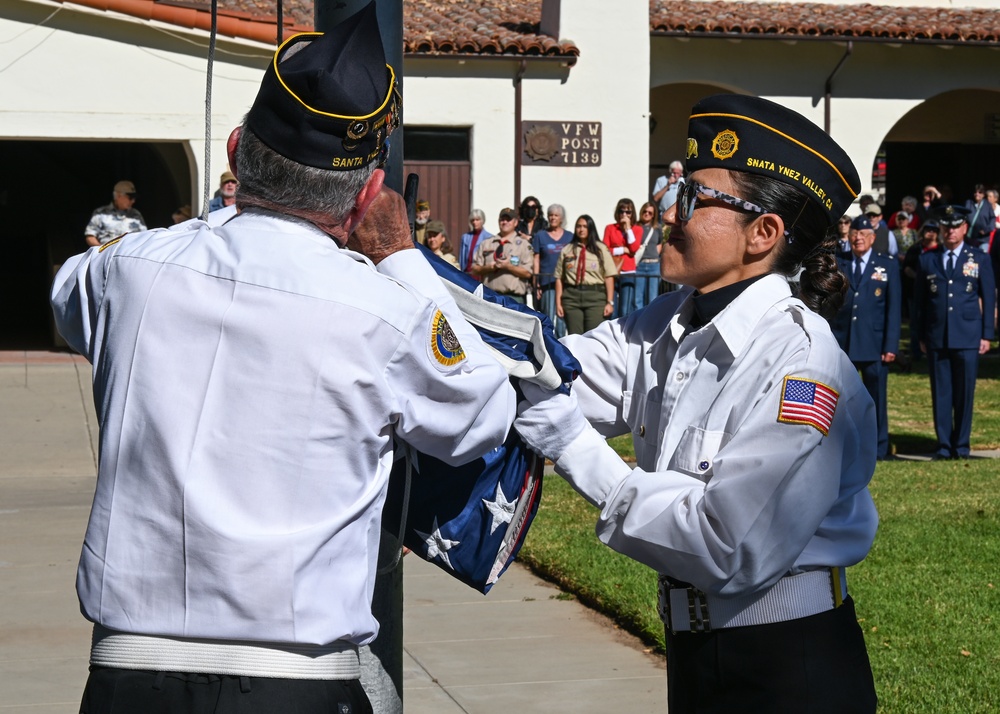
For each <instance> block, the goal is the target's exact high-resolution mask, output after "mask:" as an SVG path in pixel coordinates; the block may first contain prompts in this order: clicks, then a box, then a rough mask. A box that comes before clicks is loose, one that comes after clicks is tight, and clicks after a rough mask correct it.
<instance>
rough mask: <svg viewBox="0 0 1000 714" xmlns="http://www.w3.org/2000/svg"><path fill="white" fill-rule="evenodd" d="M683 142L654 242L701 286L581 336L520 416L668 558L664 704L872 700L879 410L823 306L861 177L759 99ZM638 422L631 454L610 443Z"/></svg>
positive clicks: (837, 708) (864, 707)
mask: <svg viewBox="0 0 1000 714" xmlns="http://www.w3.org/2000/svg"><path fill="white" fill-rule="evenodd" d="M689 137H690V138H689V139H688V151H687V158H688V163H687V168H688V170H689V172H690V175H689V180H688V183H686V184H685V186H684V187H683V189H682V190H681V191H680V192H679V198H678V201H677V203H676V204H675V205H674V206H673V207H671V208H670V209H669V210H668V211H667V212H666V214H665V220H666V222H667V224H668V225H669V226H670V237H669V239H668V240H667V241H666V243H665V244H664V245H663V248H662V254H661V261H662V273H663V276H664V278H665V279H667V280H669V281H670V282H674V283H679V284H682V285H686V286H689V287H688V288H686V289H683V290H680V291H678V292H676V293H673V294H671V295H668V296H664V297H663V298H661V299H660V300H657V301H656V302H654V303H653V304H651V305H650V306H649V307H647V308H646V309H645V310H641V311H639V312H637V313H635V314H633V315H631V316H629V317H628V318H626V319H623V320H618V321H613V322H608V323H604V324H602V325H600V326H599V327H597V328H596V329H594V330H592V331H591V332H589V333H587V334H585V335H578V336H569V337H567V338H566V339H565V343H566V344H567V345H568V346H569V347H570V349H571V350H572V351H573V353H574V355H575V356H576V357H577V358H578V359H579V360H580V362H581V364H582V366H583V370H582V376H581V378H580V379H578V380H577V382H576V383H575V384H574V385H573V394H572V396H570V397H566V396H562V395H556V394H551V393H543V392H541V390H538V389H533V388H531V387H530V386H528V387H526V388H525V397H526V399H527V400H528V403H522V407H521V411H522V414H521V416H520V417H519V419H518V420H517V422H516V426H517V427H518V429H519V431H520V432H521V434H522V436H524V438H525V439H526V441H527V442H528V443H529V444H531V445H532V446H533V448H536V449H537V450H539V451H542V452H544V453H545V454H546V455H547V456H549V457H550V458H552V459H553V460H554V461H555V466H556V470H557V472H559V473H560V474H561V475H563V476H564V477H565V478H567V479H568V480H569V481H570V483H571V484H573V486H574V487H575V488H576V489H577V490H578V491H579V492H580V493H581V494H583V495H584V496H585V497H586V498H587V499H588V500H590V501H591V502H592V503H594V504H596V505H597V506H599V507H600V508H601V515H600V519H599V520H598V524H597V534H598V537H599V538H600V539H601V540H602V541H603V542H604V543H606V544H607V545H609V546H610V547H611V548H614V549H615V550H618V551H620V552H622V553H625V554H626V555H628V556H630V557H632V558H635V559H636V560H638V561H640V562H643V563H645V564H647V565H649V566H650V567H652V568H654V569H655V570H656V571H658V572H659V573H660V591H661V597H660V610H661V614H662V616H663V619H664V623H665V625H666V647H667V676H668V698H669V710H670V712H671V714H681V713H684V712H732V711H747V712H750V711H752V712H769V713H770V712H810V713H811V714H814V713H816V712H827V711H829V712H837V713H838V714H843V713H844V712H874V711H875V705H876V697H875V689H874V684H873V680H872V675H871V669H870V666H869V663H868V657H867V653H866V650H865V644H864V639H863V636H862V633H861V629H860V627H859V626H858V624H857V620H856V616H855V612H854V604H853V601H852V599H851V598H850V596H848V595H847V584H846V577H845V574H844V568H845V567H846V566H850V565H854V564H855V563H858V562H859V561H861V560H862V559H863V558H864V557H865V555H866V554H867V553H868V550H869V548H870V547H871V543H872V540H873V538H874V535H875V530H876V526H877V520H878V517H877V514H876V511H875V507H874V504H873V503H872V499H871V496H870V494H869V492H868V489H867V484H868V481H869V480H870V478H871V475H872V472H873V471H874V468H875V415H874V409H873V405H872V402H871V399H870V398H869V396H868V394H867V393H866V391H865V389H864V387H863V386H862V384H861V380H860V379H859V377H858V374H857V371H856V370H855V369H854V368H853V367H852V365H851V363H850V361H849V360H848V359H847V358H846V357H845V356H844V354H843V352H842V351H841V350H840V348H839V347H838V346H837V343H836V341H835V340H834V338H833V337H832V335H831V333H830V330H829V327H828V326H827V323H826V321H825V320H824V319H823V317H822V316H821V314H826V313H827V312H828V311H830V310H835V309H836V307H837V306H838V304H839V302H840V300H841V296H842V293H843V288H844V286H845V279H844V278H843V276H842V275H841V274H840V273H839V272H838V271H837V267H836V261H835V259H834V255H833V251H834V250H835V248H836V237H835V236H834V234H833V233H831V232H830V228H831V227H832V226H833V225H834V224H835V222H836V220H837V218H839V217H840V216H841V215H843V212H844V209H845V208H846V207H847V206H848V205H849V204H850V202H851V200H852V199H853V198H854V196H856V195H857V192H858V190H859V189H860V182H859V180H858V175H857V172H856V171H855V169H854V167H853V165H852V164H851V161H850V159H849V158H848V157H847V155H846V154H845V153H844V151H843V150H842V149H841V148H840V147H839V146H837V145H836V144H835V143H834V142H833V140H832V139H830V138H829V137H828V136H827V135H826V134H825V133H823V132H822V131H821V130H820V129H819V128H818V127H816V126H815V125H814V124H812V123H811V122H809V121H808V120H806V119H805V118H803V117H801V116H800V115H798V114H796V113H794V112H791V111H789V110H787V109H785V108H783V107H781V106H779V105H776V104H773V103H771V102H767V101H765V100H761V99H757V98H754V97H746V96H736V95H720V96H716V97H709V98H707V99H705V100H703V101H702V102H700V103H699V104H698V105H697V106H695V108H694V109H693V110H692V116H691V120H690V124H689ZM800 266H801V267H802V269H803V271H802V276H801V279H800V285H801V287H800V296H799V297H798V298H796V297H793V296H792V294H791V291H790V289H789V287H788V283H787V277H789V276H792V275H794V274H795V273H796V272H797V271H798V269H799V267H800ZM529 404H530V406H529ZM628 432H631V434H632V437H633V442H634V444H635V452H636V459H637V468H632V466H630V465H628V464H626V463H624V462H623V461H622V460H621V459H620V458H619V457H618V456H617V455H616V454H615V453H614V451H613V450H611V448H610V447H608V446H607V444H606V443H605V437H608V436H612V435H617V434H622V433H628Z"/></svg>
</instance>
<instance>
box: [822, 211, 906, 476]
mask: <svg viewBox="0 0 1000 714" xmlns="http://www.w3.org/2000/svg"><path fill="white" fill-rule="evenodd" d="M874 242H875V231H874V230H873V229H872V228H871V227H868V228H862V229H861V230H858V231H855V232H853V234H852V236H851V252H850V253H847V254H846V255H841V256H838V258H837V263H838V264H839V266H840V270H841V272H843V273H844V275H846V276H847V278H848V283H849V287H848V289H847V294H846V295H845V296H844V304H843V306H842V307H841V308H840V311H839V312H838V313H837V314H836V316H834V318H833V319H832V320H831V322H830V326H831V327H832V329H833V334H834V337H836V338H837V342H839V343H840V346H841V348H842V349H843V350H844V352H846V353H847V356H848V357H849V358H850V359H851V362H852V363H854V366H855V367H857V368H858V370H859V371H860V372H861V381H862V382H864V385H865V388H866V389H867V390H868V393H869V394H870V395H871V397H872V400H873V401H874V402H875V418H876V424H877V432H878V433H877V438H878V446H877V450H876V455H877V456H878V458H879V459H888V458H891V455H890V453H889V415H888V399H887V396H886V382H887V379H888V374H889V363H890V362H892V361H894V360H895V359H896V351H897V350H898V349H899V326H900V320H901V314H902V313H901V307H900V306H901V300H902V282H901V279H900V275H899V261H897V260H896V259H895V258H893V257H891V256H888V255H884V254H882V253H876V252H875V251H874V250H872V244H873V243H874Z"/></svg>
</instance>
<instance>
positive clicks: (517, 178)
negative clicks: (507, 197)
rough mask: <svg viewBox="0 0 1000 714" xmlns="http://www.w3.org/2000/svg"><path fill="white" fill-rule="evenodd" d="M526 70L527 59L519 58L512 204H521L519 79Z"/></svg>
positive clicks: (515, 101)
mask: <svg viewBox="0 0 1000 714" xmlns="http://www.w3.org/2000/svg"><path fill="white" fill-rule="evenodd" d="M527 71H528V61H527V60H521V63H520V64H519V65H518V66H517V73H516V74H515V75H514V206H513V208H515V209H518V208H519V207H520V205H521V131H522V129H521V80H522V79H524V73H525V72H527Z"/></svg>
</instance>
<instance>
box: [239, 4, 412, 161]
mask: <svg viewBox="0 0 1000 714" xmlns="http://www.w3.org/2000/svg"><path fill="white" fill-rule="evenodd" d="M401 104H402V101H401V99H400V96H399V90H398V87H397V84H396V75H395V72H394V71H393V69H392V67H390V66H389V65H388V64H386V62H385V51H384V50H383V48H382V38H381V36H380V35H379V28H378V19H377V17H376V13H375V3H374V2H371V3H369V4H368V6H367V7H365V8H364V9H363V10H360V11H358V12H357V13H355V14H354V15H352V16H351V17H349V18H348V19H346V20H345V21H344V22H342V23H340V24H339V25H337V26H336V27H335V28H333V29H332V30H330V31H329V32H326V33H323V32H306V33H303V34H300V35H295V36H294V37H290V38H289V39H288V40H287V41H286V42H284V43H283V44H282V45H281V47H279V48H278V50H277V51H276V52H275V53H274V59H273V60H272V61H271V64H270V65H269V66H268V68H267V71H266V72H265V73H264V79H263V81H262V82H261V85H260V91H258V92H257V98H256V99H255V100H254V103H253V106H252V107H251V108H250V112H249V113H248V114H247V120H246V121H247V126H249V127H250V129H251V130H252V131H253V133H254V134H256V135H257V136H258V137H259V138H260V140H261V141H263V142H264V143H265V144H267V145H268V146H269V147H270V148H271V149H273V150H274V151H276V152H277V153H279V154H281V155H282V156H284V157H286V158H288V159H291V160H292V161H296V162H298V163H300V164H305V165H306V166H312V167H314V168H318V169H330V170H333V171H347V170H351V169H358V168H361V167H362V166H367V165H368V164H370V163H372V162H373V161H378V162H379V166H381V165H382V164H384V163H385V159H386V156H387V154H388V144H387V143H386V142H387V139H388V138H389V134H390V133H391V132H392V130H393V129H395V128H396V126H397V125H398V124H399V109H400V106H401Z"/></svg>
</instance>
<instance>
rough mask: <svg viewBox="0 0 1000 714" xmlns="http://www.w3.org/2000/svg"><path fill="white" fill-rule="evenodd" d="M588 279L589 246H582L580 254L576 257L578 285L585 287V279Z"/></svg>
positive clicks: (583, 244)
mask: <svg viewBox="0 0 1000 714" xmlns="http://www.w3.org/2000/svg"><path fill="white" fill-rule="evenodd" d="M586 277H587V245H586V244H585V243H581V244H580V252H579V253H577V256H576V284H577V285H583V280H584V278H586Z"/></svg>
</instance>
